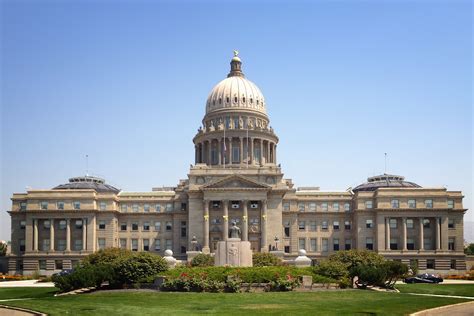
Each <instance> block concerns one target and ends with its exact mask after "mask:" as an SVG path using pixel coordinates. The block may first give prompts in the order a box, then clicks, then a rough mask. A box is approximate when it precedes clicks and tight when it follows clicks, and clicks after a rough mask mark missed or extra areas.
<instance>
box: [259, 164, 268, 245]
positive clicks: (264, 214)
mask: <svg viewBox="0 0 474 316" xmlns="http://www.w3.org/2000/svg"><path fill="white" fill-rule="evenodd" d="M260 157H262V156H260ZM261 203H262V223H261V227H262V229H261V242H262V245H261V251H262V252H268V245H267V200H263V201H261Z"/></svg>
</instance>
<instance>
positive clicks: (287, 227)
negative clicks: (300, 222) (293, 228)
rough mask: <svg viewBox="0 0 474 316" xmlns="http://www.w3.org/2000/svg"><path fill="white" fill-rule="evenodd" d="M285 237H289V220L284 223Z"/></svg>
mask: <svg viewBox="0 0 474 316" xmlns="http://www.w3.org/2000/svg"><path fill="white" fill-rule="evenodd" d="M284 231H285V237H290V221H285V223H284Z"/></svg>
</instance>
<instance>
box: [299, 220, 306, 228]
mask: <svg viewBox="0 0 474 316" xmlns="http://www.w3.org/2000/svg"><path fill="white" fill-rule="evenodd" d="M298 229H299V230H306V222H305V221H300V220H299V221H298Z"/></svg>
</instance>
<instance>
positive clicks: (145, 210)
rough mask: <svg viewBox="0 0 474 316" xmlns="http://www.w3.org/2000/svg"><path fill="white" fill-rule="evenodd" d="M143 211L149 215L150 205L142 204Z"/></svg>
mask: <svg viewBox="0 0 474 316" xmlns="http://www.w3.org/2000/svg"><path fill="white" fill-rule="evenodd" d="M143 211H144V212H145V213H149V212H150V204H144V205H143Z"/></svg>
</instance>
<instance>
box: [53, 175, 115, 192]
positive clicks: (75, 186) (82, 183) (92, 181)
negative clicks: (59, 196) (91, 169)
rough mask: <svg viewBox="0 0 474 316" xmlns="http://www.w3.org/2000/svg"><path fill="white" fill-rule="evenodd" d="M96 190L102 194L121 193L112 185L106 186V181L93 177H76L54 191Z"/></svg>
mask: <svg viewBox="0 0 474 316" xmlns="http://www.w3.org/2000/svg"><path fill="white" fill-rule="evenodd" d="M67 189H69V190H95V191H96V192H100V193H115V194H117V193H119V192H120V189H117V188H116V187H114V186H111V185H110V184H106V183H105V180H104V179H102V178H98V177H93V176H89V175H86V176H83V177H74V178H70V179H69V183H65V184H60V185H58V186H56V187H54V188H53V190H67Z"/></svg>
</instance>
